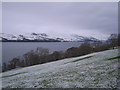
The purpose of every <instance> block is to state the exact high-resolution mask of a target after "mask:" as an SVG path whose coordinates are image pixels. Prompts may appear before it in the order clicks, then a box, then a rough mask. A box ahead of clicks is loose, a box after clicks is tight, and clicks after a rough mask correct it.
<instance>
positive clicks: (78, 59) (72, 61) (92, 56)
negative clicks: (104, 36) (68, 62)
mask: <svg viewBox="0 0 120 90" xmlns="http://www.w3.org/2000/svg"><path fill="white" fill-rule="evenodd" d="M91 57H93V56H88V57H84V58H81V59H78V60H75V61H72V62H78V61H80V60H84V59H88V58H91Z"/></svg>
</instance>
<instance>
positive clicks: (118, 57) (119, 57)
mask: <svg viewBox="0 0 120 90" xmlns="http://www.w3.org/2000/svg"><path fill="white" fill-rule="evenodd" d="M114 59H120V56H117V57H113V58H109V59H108V60H114Z"/></svg>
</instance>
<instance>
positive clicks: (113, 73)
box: [0, 49, 120, 88]
mask: <svg viewBox="0 0 120 90" xmlns="http://www.w3.org/2000/svg"><path fill="white" fill-rule="evenodd" d="M119 58H120V57H119V56H118V50H117V49H114V50H107V51H103V52H97V53H92V54H88V55H85V56H80V57H75V58H67V59H63V60H59V61H55V62H50V63H46V64H41V65H35V66H30V67H26V68H21V69H15V70H11V71H7V72H4V73H2V77H0V78H2V88H116V87H117V78H118V69H117V68H118V59H119Z"/></svg>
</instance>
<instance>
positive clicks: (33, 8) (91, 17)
mask: <svg viewBox="0 0 120 90" xmlns="http://www.w3.org/2000/svg"><path fill="white" fill-rule="evenodd" d="M117 9H118V7H117V3H113V2H112V3H111V2H108V3H99V2H93V3H92V2H87V3H86V2H85V3H82V2H80V3H65V2H63V3H60V2H59V3H52V2H49V3H42V2H40V3H3V32H8V33H11V32H12V33H15V32H16V33H21V32H53V33H54V32H58V33H61V32H62V33H68V32H69V33H74V32H77V33H82V32H84V31H85V30H89V31H88V32H96V33H103V34H104V35H107V34H110V33H116V32H117V31H118V22H117V20H118V11H117ZM86 35H89V33H86Z"/></svg>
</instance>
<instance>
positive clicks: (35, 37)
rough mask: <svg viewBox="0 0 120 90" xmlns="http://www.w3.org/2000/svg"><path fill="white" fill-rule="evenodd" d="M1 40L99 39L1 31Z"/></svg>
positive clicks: (73, 35) (82, 40) (94, 39)
mask: <svg viewBox="0 0 120 90" xmlns="http://www.w3.org/2000/svg"><path fill="white" fill-rule="evenodd" d="M0 40H2V41H60V42H61V41H80V42H85V41H98V39H96V38H94V37H84V36H79V35H77V34H72V35H69V37H54V36H52V35H47V34H45V33H29V34H20V35H13V34H5V33H0Z"/></svg>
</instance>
